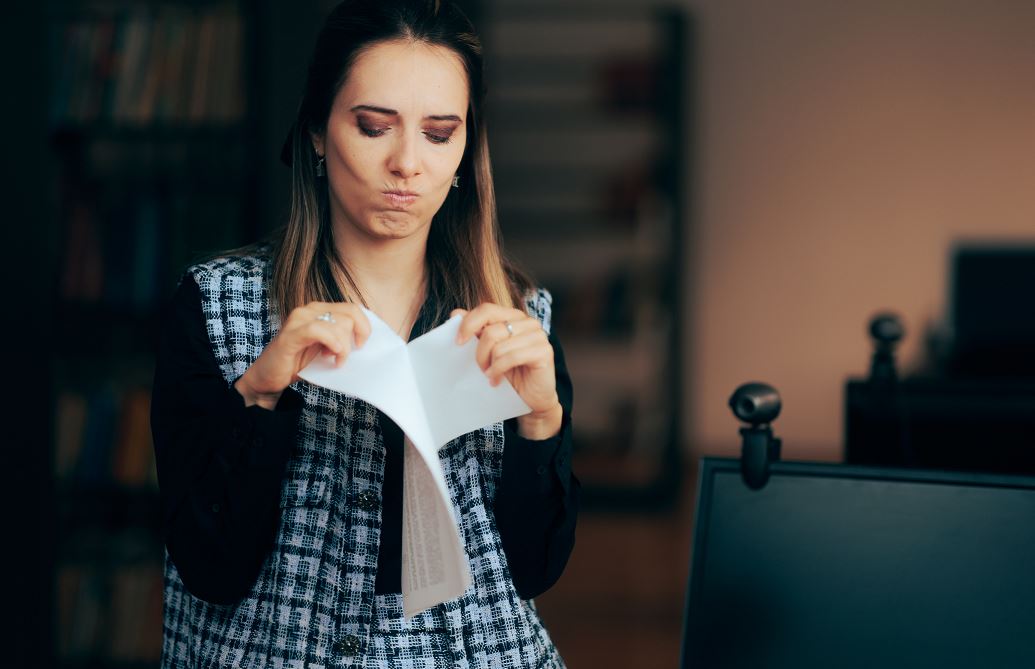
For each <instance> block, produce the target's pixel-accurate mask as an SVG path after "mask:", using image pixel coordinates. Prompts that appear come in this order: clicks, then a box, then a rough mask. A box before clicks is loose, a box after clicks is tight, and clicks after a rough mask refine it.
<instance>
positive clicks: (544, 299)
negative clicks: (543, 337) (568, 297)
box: [524, 286, 553, 334]
mask: <svg viewBox="0 0 1035 669" xmlns="http://www.w3.org/2000/svg"><path fill="white" fill-rule="evenodd" d="M524 307H525V311H526V312H528V315H529V316H532V317H534V318H535V319H537V320H538V321H539V323H540V324H541V325H542V326H543V329H544V330H546V333H547V334H550V320H551V315H552V308H553V295H551V294H550V291H549V290H547V289H546V288H543V287H541V286H536V287H532V288H530V289H528V290H527V291H525V296H524Z"/></svg>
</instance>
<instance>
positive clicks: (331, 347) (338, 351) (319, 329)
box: [302, 320, 352, 358]
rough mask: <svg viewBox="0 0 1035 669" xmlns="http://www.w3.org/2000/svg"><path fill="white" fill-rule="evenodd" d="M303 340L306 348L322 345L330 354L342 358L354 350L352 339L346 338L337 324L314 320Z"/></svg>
mask: <svg viewBox="0 0 1035 669" xmlns="http://www.w3.org/2000/svg"><path fill="white" fill-rule="evenodd" d="M350 331H351V329H350ZM302 340H303V341H302V344H303V345H304V346H306V347H308V346H312V345H313V344H320V345H322V346H323V347H324V348H325V349H327V351H328V352H329V353H331V354H333V355H335V356H338V357H342V358H344V356H347V355H348V354H349V352H351V350H352V338H351V337H349V336H346V335H345V334H344V333H343V332H342V330H341V328H340V327H338V324H337V323H328V322H326V321H316V320H314V321H313V322H312V323H310V324H309V326H308V328H307V331H306V333H305V335H303V337H302Z"/></svg>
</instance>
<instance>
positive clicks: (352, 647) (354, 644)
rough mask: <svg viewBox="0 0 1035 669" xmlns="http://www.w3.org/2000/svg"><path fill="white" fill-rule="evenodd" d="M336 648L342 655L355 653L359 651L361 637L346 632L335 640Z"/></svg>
mask: <svg viewBox="0 0 1035 669" xmlns="http://www.w3.org/2000/svg"><path fill="white" fill-rule="evenodd" d="M334 650H336V651H337V652H338V653H339V654H341V655H355V654H356V653H358V652H359V637H356V636H353V635H351V634H346V635H345V636H343V637H342V638H340V639H338V640H337V641H335V642H334Z"/></svg>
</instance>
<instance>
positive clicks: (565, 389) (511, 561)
mask: <svg viewBox="0 0 1035 669" xmlns="http://www.w3.org/2000/svg"><path fill="white" fill-rule="evenodd" d="M550 343H551V344H552V346H553V350H554V369H555V371H556V374H557V396H558V399H559V400H560V403H561V408H562V409H563V418H562V420H561V429H560V431H559V432H558V433H557V435H555V436H554V437H551V438H549V439H543V440H532V439H525V438H524V437H522V436H521V435H519V434H518V432H517V421H516V419H511V420H508V421H504V423H503V429H504V449H503V475H502V479H501V481H500V486H499V489H498V490H497V492H496V503H495V513H496V526H497V528H498V529H499V532H500V539H501V541H502V543H503V551H504V553H506V556H507V564H508V566H509V567H510V573H511V578H512V579H513V581H514V588H515V590H517V593H518V595H519V596H521V597H522V598H524V599H531V598H533V597H536V596H538V595H540V594H542V593H543V592H546V591H547V590H548V589H549V588H550V587H552V586H553V585H554V583H556V582H557V580H558V579H559V578H560V576H561V573H562V572H563V571H564V567H565V566H566V565H567V564H568V558H569V556H570V555H571V551H572V549H573V548H574V546H575V522H576V517H577V515H578V508H579V489H580V484H579V480H578V478H576V476H575V473H574V472H573V471H572V468H571V451H572V424H571V410H572V395H573V393H572V385H571V378H570V377H569V374H568V369H567V367H566V365H565V362H564V352H563V350H562V349H561V345H560V342H559V341H558V340H557V338H556V334H555V333H553V332H551V333H550Z"/></svg>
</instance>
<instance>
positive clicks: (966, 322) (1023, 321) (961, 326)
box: [950, 243, 1035, 378]
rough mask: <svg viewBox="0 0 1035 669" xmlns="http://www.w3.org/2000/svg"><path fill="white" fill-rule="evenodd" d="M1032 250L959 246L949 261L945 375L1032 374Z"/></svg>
mask: <svg viewBox="0 0 1035 669" xmlns="http://www.w3.org/2000/svg"><path fill="white" fill-rule="evenodd" d="M1033 286H1035V245H1033V244H1020V243H1015V244H1011V245H992V244H978V243H970V244H959V245H957V247H956V248H955V250H954V253H953V260H952V288H951V292H952V297H951V302H950V304H951V309H952V329H953V338H954V341H953V351H952V357H951V360H950V371H951V372H952V373H954V374H956V375H962V376H979V377H989V376H991V377H1014V378H1016V377H1021V378H1031V377H1032V375H1033V374H1035V308H1032V302H1031V292H1032V287H1033Z"/></svg>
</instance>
